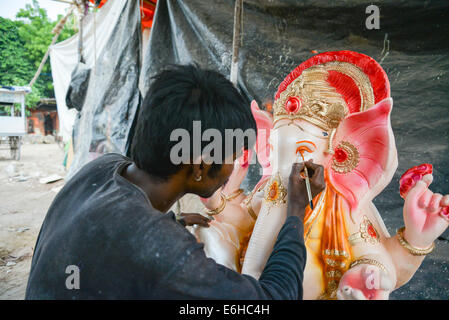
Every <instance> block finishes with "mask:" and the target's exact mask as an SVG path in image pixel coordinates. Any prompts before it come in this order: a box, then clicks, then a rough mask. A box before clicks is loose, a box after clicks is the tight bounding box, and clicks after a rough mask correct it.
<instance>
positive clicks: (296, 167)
mask: <svg viewBox="0 0 449 320" xmlns="http://www.w3.org/2000/svg"><path fill="white" fill-rule="evenodd" d="M303 169H304V163H303V162H301V163H298V162H295V163H293V165H292V171H291V173H290V176H291V177H295V176H296V177H300V173H301V171H302V170H303Z"/></svg>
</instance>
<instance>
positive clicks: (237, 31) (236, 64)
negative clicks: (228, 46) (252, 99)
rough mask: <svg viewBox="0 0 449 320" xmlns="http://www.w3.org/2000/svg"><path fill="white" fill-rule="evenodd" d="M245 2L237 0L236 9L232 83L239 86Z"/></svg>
mask: <svg viewBox="0 0 449 320" xmlns="http://www.w3.org/2000/svg"><path fill="white" fill-rule="evenodd" d="M242 18H243V0H235V7H234V34H233V38H232V61H231V76H230V79H231V82H232V83H233V84H234V85H235V86H237V79H238V73H239V50H240V43H241V40H242V32H241V28H242Z"/></svg>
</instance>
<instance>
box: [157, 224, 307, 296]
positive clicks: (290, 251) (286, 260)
mask: <svg viewBox="0 0 449 320" xmlns="http://www.w3.org/2000/svg"><path fill="white" fill-rule="evenodd" d="M303 233H304V231H303V225H302V222H301V221H300V219H299V218H298V217H289V218H288V219H287V220H286V222H285V224H284V226H283V227H282V229H281V231H280V232H279V235H278V238H277V241H276V244H275V246H274V249H273V252H272V254H271V256H270V258H269V259H268V262H267V265H266V267H265V269H264V271H263V273H262V275H261V277H260V279H259V280H256V279H255V278H253V277H251V276H249V275H241V274H239V273H237V272H235V271H233V270H231V269H228V268H226V267H224V266H222V265H219V264H217V263H216V262H215V261H214V260H213V259H210V258H207V257H206V255H205V253H204V251H203V245H202V244H199V243H197V242H196V241H195V239H194V237H193V236H191V237H189V238H190V239H189V240H188V241H187V239H184V240H183V241H182V242H183V243H185V244H186V245H185V246H184V247H183V249H182V250H180V251H179V253H180V254H179V255H177V256H176V257H173V260H174V261H173V264H172V266H171V267H169V268H167V271H168V272H165V273H164V276H163V279H160V280H159V281H158V282H157V285H156V286H157V288H154V291H153V294H154V297H155V298H161V299H238V300H242V299H244V300H246V299H248V300H251V299H258V300H259V299H300V298H302V280H303V270H304V268H305V263H306V250H305V246H304V238H303ZM175 242H176V243H178V241H175ZM167 267H168V265H167Z"/></svg>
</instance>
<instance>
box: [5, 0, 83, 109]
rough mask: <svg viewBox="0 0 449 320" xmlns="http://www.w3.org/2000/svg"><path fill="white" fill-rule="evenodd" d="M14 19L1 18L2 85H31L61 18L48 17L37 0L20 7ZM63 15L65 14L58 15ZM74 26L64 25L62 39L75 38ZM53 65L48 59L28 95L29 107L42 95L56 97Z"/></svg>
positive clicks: (42, 96) (60, 39) (32, 106)
mask: <svg viewBox="0 0 449 320" xmlns="http://www.w3.org/2000/svg"><path fill="white" fill-rule="evenodd" d="M16 18H18V19H19V20H15V21H12V20H10V19H5V18H1V17H0V84H1V85H16V86H17V85H18V86H24V85H27V84H28V83H29V82H30V81H31V79H32V78H33V76H34V73H35V72H36V70H37V68H38V67H39V64H40V62H41V60H42V58H43V56H44V55H45V53H46V51H47V49H48V46H49V45H50V43H51V41H52V38H53V36H54V35H53V34H52V33H51V31H52V30H53V28H54V27H55V26H56V24H57V21H51V20H50V19H49V18H48V15H47V12H46V10H45V9H43V8H41V7H39V4H38V2H37V0H33V3H32V5H29V4H27V5H26V6H25V8H24V9H20V11H19V12H18V13H17V16H16ZM60 18H62V15H60V16H59V17H58V21H59V19H60ZM74 33H75V30H73V28H70V27H67V26H64V28H63V29H62V31H61V34H60V35H59V38H58V42H59V41H63V40H65V39H67V38H69V37H71V36H72V35H73V34H74ZM50 74H51V66H50V62H49V61H47V62H46V63H45V66H44V68H43V70H42V73H41V75H40V76H39V78H38V80H37V81H36V83H35V84H34V85H33V88H32V93H30V94H28V95H27V97H26V100H27V107H28V108H34V107H35V106H36V104H37V103H38V102H39V100H40V99H42V98H52V97H54V91H53V80H52V78H51V76H50Z"/></svg>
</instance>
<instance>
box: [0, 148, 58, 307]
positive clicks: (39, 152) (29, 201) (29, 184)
mask: <svg viewBox="0 0 449 320" xmlns="http://www.w3.org/2000/svg"><path fill="white" fill-rule="evenodd" d="M46 141H47V143H32V142H25V143H24V144H23V145H22V149H21V159H20V161H14V160H10V154H9V150H4V149H2V150H0V300H5V299H23V298H24V296H25V289H26V284H27V281H28V272H29V269H30V265H31V257H32V252H33V247H34V245H35V242H36V239H37V236H38V233H39V230H40V227H41V224H42V221H43V220H44V218H45V214H46V213H47V209H48V207H49V206H50V204H51V202H52V201H53V198H54V197H55V196H56V194H57V192H58V191H59V190H60V189H61V188H62V186H63V185H64V180H63V179H61V180H59V181H56V182H53V183H48V184H47V183H42V182H44V181H41V182H40V181H39V180H41V179H44V178H46V177H49V176H52V175H59V176H60V177H64V176H65V169H64V167H63V165H62V163H63V159H64V151H63V149H62V148H61V147H60V146H59V145H58V144H56V143H54V140H53V141H52V139H46ZM48 142H49V143H48ZM2 147H5V146H2Z"/></svg>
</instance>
